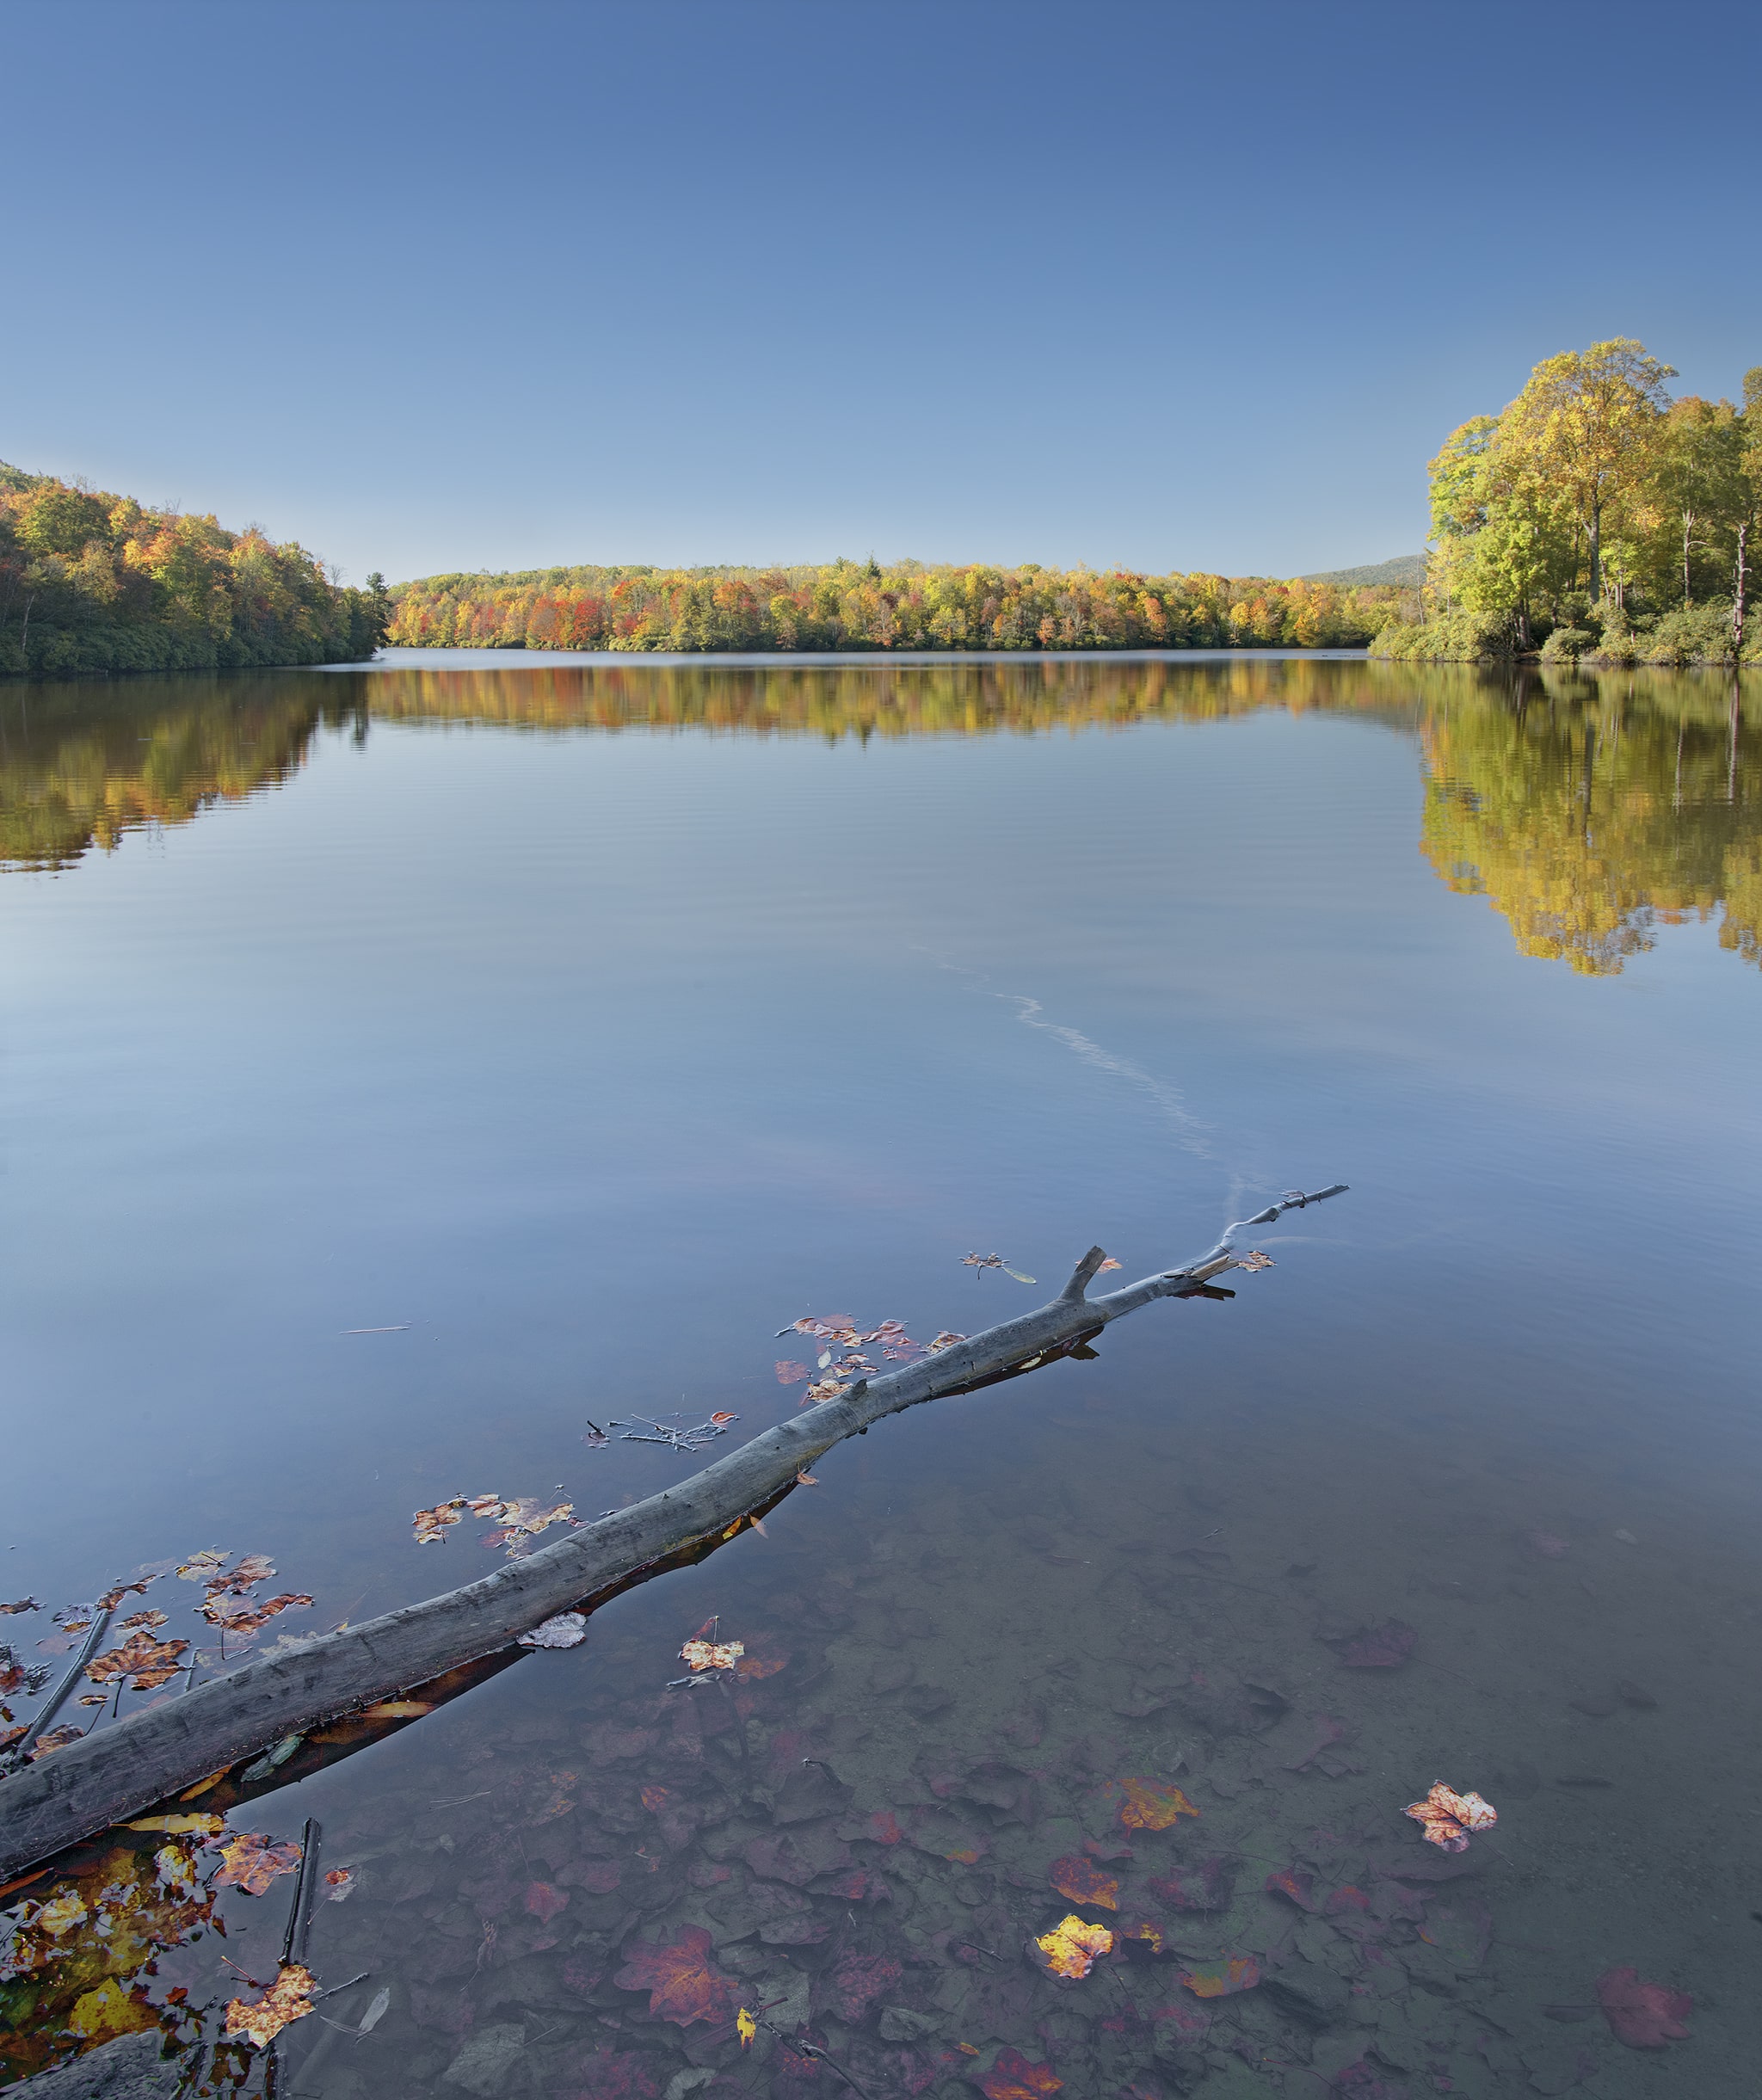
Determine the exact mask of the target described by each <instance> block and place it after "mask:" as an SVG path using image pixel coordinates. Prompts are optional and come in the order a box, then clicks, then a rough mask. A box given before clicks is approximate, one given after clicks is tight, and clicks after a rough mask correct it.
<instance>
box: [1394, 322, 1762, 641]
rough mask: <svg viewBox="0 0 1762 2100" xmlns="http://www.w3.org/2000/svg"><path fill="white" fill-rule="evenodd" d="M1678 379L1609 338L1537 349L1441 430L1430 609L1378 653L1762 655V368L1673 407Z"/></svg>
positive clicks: (1434, 470) (1434, 477)
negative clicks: (1759, 609) (1759, 574)
mask: <svg viewBox="0 0 1762 2100" xmlns="http://www.w3.org/2000/svg"><path fill="white" fill-rule="evenodd" d="M1675 376H1676V375H1675V373H1673V370H1672V368H1671V367H1670V366H1668V365H1666V364H1662V363H1660V360H1658V359H1656V358H1655V357H1654V356H1653V355H1652V354H1650V352H1649V351H1648V350H1647V348H1645V346H1644V345H1643V344H1642V343H1639V342H1633V341H1631V340H1630V339H1629V338H1627V337H1624V336H1622V337H1617V338H1614V339H1613V340H1611V341H1610V342H1596V343H1593V344H1592V345H1591V347H1590V348H1589V349H1587V350H1571V351H1567V352H1565V353H1563V354H1562V355H1560V356H1558V357H1549V358H1544V359H1543V360H1542V362H1541V363H1540V364H1539V365H1537V366H1536V368H1535V370H1534V371H1533V372H1532V373H1531V376H1530V379H1529V383H1528V384H1527V385H1525V388H1524V390H1523V391H1522V392H1521V393H1520V394H1519V396H1518V397H1517V399H1516V400H1515V401H1513V402H1511V403H1508V404H1507V406H1506V408H1505V409H1503V410H1501V411H1500V414H1498V415H1497V416H1472V417H1470V418H1469V421H1468V422H1464V423H1462V424H1460V425H1459V426H1458V427H1457V428H1456V429H1455V430H1453V431H1452V432H1451V434H1450V435H1449V437H1447V438H1446V439H1445V441H1444V444H1443V445H1442V446H1441V447H1440V448H1439V452H1438V454H1437V456H1436V458H1435V459H1433V460H1432V465H1431V507H1432V558H1431V563H1430V566H1429V569H1428V572H1427V577H1426V610H1425V616H1424V617H1423V618H1422V619H1420V620H1418V621H1403V622H1401V623H1390V624H1389V625H1388V627H1387V628H1386V629H1385V631H1383V633H1381V634H1380V635H1379V636H1378V637H1377V641H1376V642H1375V643H1374V644H1373V645H1372V647H1373V650H1374V653H1376V654H1377V655H1383V656H1409V657H1426V656H1434V657H1435V656H1444V657H1450V656H1493V655H1500V654H1519V653H1522V652H1524V651H1525V650H1530V649H1531V648H1533V647H1535V646H1536V645H1537V644H1543V643H1545V646H1546V650H1547V653H1549V655H1550V656H1556V657H1562V656H1563V657H1574V658H1575V657H1579V656H1597V657H1598V658H1599V659H1600V660H1601V661H1605V662H1642V661H1643V662H1660V663H1691V662H1722V661H1732V660H1735V659H1738V658H1742V659H1743V660H1745V661H1754V660H1758V659H1759V658H1762V633H1759V631H1758V630H1757V624H1756V622H1755V620H1754V619H1753V607H1752V601H1753V599H1754V596H1755V582H1756V577H1755V569H1756V563H1757V561H1758V559H1759V549H1762V529H1759V528H1762V366H1757V367H1755V368H1754V369H1753V370H1752V371H1751V372H1749V373H1747V374H1746V376H1745V379H1744V399H1743V403H1742V404H1741V405H1738V404H1734V403H1732V402H1730V401H1727V400H1719V401H1707V400H1703V398H1702V397H1700V396H1698V395H1694V394H1688V395H1685V396H1683V397H1680V398H1679V399H1676V400H1673V399H1672V398H1671V397H1670V395H1669V394H1668V392H1667V390H1666V385H1665V382H1666V381H1667V380H1668V379H1673V378H1674V377H1675Z"/></svg>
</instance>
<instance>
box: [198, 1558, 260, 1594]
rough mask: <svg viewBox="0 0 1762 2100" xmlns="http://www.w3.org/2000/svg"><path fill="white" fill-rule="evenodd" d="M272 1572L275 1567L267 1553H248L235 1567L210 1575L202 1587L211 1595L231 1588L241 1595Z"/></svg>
mask: <svg viewBox="0 0 1762 2100" xmlns="http://www.w3.org/2000/svg"><path fill="white" fill-rule="evenodd" d="M274 1573H275V1569H274V1566H273V1564H272V1563H271V1562H270V1561H269V1560H268V1557H267V1555H263V1554H261V1553H248V1554H247V1555H245V1557H244V1558H243V1560H242V1561H240V1562H239V1564H238V1566H237V1567H235V1568H231V1569H229V1570H228V1571H227V1572H226V1573H225V1574H217V1575H213V1576H211V1577H210V1579H209V1580H207V1582H206V1583H205V1584H204V1585H203V1587H204V1588H205V1589H206V1591H207V1592H208V1594H209V1595H210V1596H211V1597H212V1596H213V1595H214V1594H215V1593H216V1592H218V1591H220V1590H231V1591H234V1592H236V1593H237V1595H239V1596H240V1597H243V1595H244V1593H245V1592H246V1591H247V1590H249V1589H250V1587H251V1586H252V1585H253V1584H254V1583H258V1582H262V1581H263V1580H266V1579H267V1578H268V1576H270V1575H273V1574H274Z"/></svg>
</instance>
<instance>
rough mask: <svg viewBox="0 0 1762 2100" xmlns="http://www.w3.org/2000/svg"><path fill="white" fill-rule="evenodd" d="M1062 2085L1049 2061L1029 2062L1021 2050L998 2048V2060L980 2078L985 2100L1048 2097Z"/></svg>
mask: <svg viewBox="0 0 1762 2100" xmlns="http://www.w3.org/2000/svg"><path fill="white" fill-rule="evenodd" d="M1063 2086H1064V2080H1063V2078H1058V2077H1057V2076H1055V2075H1054V2072H1053V2069H1052V2066H1051V2065H1050V2064H1031V2063H1030V2062H1029V2061H1028V2060H1027V2058H1026V2056H1024V2055H1023V2054H1022V2053H1021V2051H1020V2049H1000V2050H999V2051H998V2053H997V2061H996V2062H995V2064H993V2065H992V2066H991V2068H990V2069H989V2071H988V2072H986V2073H985V2075H984V2077H983V2078H981V2079H980V2080H979V2091H981V2092H982V2093H983V2094H984V2096H985V2100H1047V2096H1048V2095H1049V2094H1051V2093H1056V2092H1059V2091H1063Z"/></svg>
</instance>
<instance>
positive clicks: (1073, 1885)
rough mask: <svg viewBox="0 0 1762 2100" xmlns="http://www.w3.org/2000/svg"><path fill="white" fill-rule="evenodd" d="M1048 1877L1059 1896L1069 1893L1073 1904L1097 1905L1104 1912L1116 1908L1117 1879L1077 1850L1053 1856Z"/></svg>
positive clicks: (1117, 1902) (1117, 1898)
mask: <svg viewBox="0 0 1762 2100" xmlns="http://www.w3.org/2000/svg"><path fill="white" fill-rule="evenodd" d="M1047 1879H1048V1880H1049V1881H1050V1882H1051V1884H1052V1886H1053V1887H1054V1888H1056V1889H1057V1891H1058V1893H1059V1894H1060V1895H1061V1896H1068V1897H1069V1899H1070V1900H1071V1901H1072V1902H1073V1903H1093V1904H1097V1905H1099V1906H1100V1908H1101V1909H1103V1910H1107V1911H1117V1910H1118V1908H1119V1882H1118V1879H1117V1878H1116V1877H1115V1876H1114V1875H1111V1874H1103V1873H1102V1871H1101V1869H1100V1868H1099V1867H1098V1866H1096V1864H1095V1863H1094V1861H1093V1860H1088V1859H1085V1858H1084V1857H1082V1855H1081V1853H1080V1852H1079V1853H1071V1854H1069V1856H1068V1857H1065V1858H1063V1859H1055V1860H1054V1861H1053V1863H1052V1864H1051V1866H1050V1867H1049V1868H1048V1869H1047Z"/></svg>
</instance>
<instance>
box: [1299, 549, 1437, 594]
mask: <svg viewBox="0 0 1762 2100" xmlns="http://www.w3.org/2000/svg"><path fill="white" fill-rule="evenodd" d="M1297 580H1298V582H1302V583H1331V584H1332V585H1333V586H1334V589H1335V590H1337V591H1362V590H1375V589H1377V588H1378V587H1379V586H1385V587H1388V588H1393V589H1397V590H1400V589H1404V588H1409V587H1411V586H1412V585H1414V584H1416V583H1423V582H1425V581H1426V557H1425V556H1424V555H1423V554H1397V555H1396V556H1395V559H1394V560H1393V561H1392V562H1368V563H1365V566H1364V567H1363V568H1362V569H1324V570H1321V573H1320V574H1319V575H1318V576H1300V577H1299V578H1298V579H1297Z"/></svg>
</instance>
